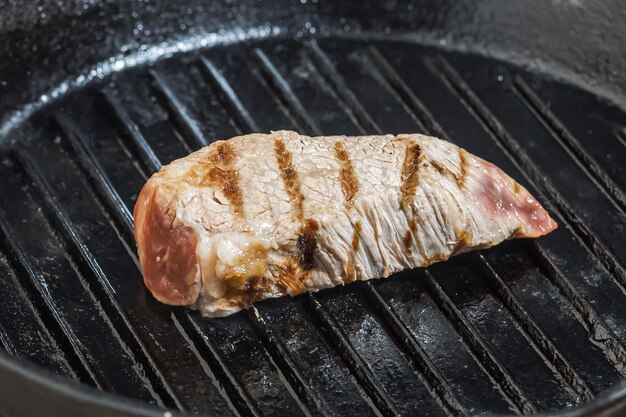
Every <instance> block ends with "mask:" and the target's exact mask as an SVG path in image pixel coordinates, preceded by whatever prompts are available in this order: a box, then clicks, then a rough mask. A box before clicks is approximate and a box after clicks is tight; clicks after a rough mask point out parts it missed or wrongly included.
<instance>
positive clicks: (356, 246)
mask: <svg viewBox="0 0 626 417" xmlns="http://www.w3.org/2000/svg"><path fill="white" fill-rule="evenodd" d="M362 231H363V225H362V224H361V221H360V220H357V221H356V223H355V224H354V233H353V234H352V249H353V250H354V251H355V252H356V251H357V250H358V249H359V243H360V238H359V233H361V232H362Z"/></svg>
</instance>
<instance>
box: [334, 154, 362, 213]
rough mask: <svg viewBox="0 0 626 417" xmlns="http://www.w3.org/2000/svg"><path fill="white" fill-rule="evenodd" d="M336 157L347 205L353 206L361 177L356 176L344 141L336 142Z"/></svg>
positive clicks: (340, 182)
mask: <svg viewBox="0 0 626 417" xmlns="http://www.w3.org/2000/svg"><path fill="white" fill-rule="evenodd" d="M335 159H336V160H337V162H338V163H339V184H340V185H341V191H342V192H343V196H344V198H345V203H346V207H348V208H349V207H352V205H353V204H354V199H355V198H356V196H357V194H358V192H359V187H360V184H359V179H358V178H357V176H356V172H355V170H354V166H353V164H352V161H351V160H350V155H349V154H348V151H347V150H346V145H345V144H344V143H343V142H335Z"/></svg>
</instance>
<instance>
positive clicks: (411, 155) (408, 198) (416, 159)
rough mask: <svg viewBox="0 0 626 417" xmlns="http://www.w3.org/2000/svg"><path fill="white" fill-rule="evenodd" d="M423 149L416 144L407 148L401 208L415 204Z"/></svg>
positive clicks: (401, 191)
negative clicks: (414, 198)
mask: <svg viewBox="0 0 626 417" xmlns="http://www.w3.org/2000/svg"><path fill="white" fill-rule="evenodd" d="M422 157H423V153H422V148H421V147H420V146H419V145H418V144H416V143H415V142H410V144H408V145H407V146H406V150H405V154H404V162H403V163H402V185H401V186H400V206H401V207H402V208H403V209H404V208H406V207H409V205H410V204H411V203H412V202H413V197H414V196H415V190H416V189H417V184H418V182H419V175H418V169H419V164H420V159H422Z"/></svg>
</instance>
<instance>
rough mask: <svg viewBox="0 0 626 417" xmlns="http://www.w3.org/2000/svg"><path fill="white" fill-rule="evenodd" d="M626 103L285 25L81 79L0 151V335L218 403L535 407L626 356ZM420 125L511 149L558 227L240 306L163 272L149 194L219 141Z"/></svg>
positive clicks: (334, 411)
mask: <svg viewBox="0 0 626 417" xmlns="http://www.w3.org/2000/svg"><path fill="white" fill-rule="evenodd" d="M625 128H626V114H625V113H624V112H623V111H622V110H620V109H618V108H616V107H613V106H611V105H610V104H608V103H607V102H605V101H604V100H602V99H601V98H598V97H595V96H593V95H591V94H589V93H586V92H584V91H582V90H579V89H576V88H574V87H571V86H568V85H566V84H563V83H560V82H559V81H557V80H555V79H551V78H549V77H547V76H542V75H538V74H536V73H530V72H526V71H524V70H521V69H519V68H514V67H511V66H508V65H507V64H505V63H501V62H497V61H493V60H488V59H486V58H483V57H477V56H469V55H463V54H458V53H451V52H445V51H441V50H437V49H430V48H425V47H422V46H419V45H415V44H411V43H401V42H385V41H377V42H365V41H357V40H347V39H332V38H329V39H322V40H317V41H315V40H302V41H295V40H281V39H278V40H277V39H274V40H267V41H263V42H259V43H253V44H235V45H230V46H227V47H216V48H212V49H208V50H203V51H200V52H195V53H191V54H186V55H176V56H174V57H172V58H169V59H166V60H162V61H160V62H157V63H155V64H154V65H152V66H150V67H141V68H136V69H131V70H128V71H125V72H121V73H118V74H115V75H114V76H112V77H111V78H109V79H106V80H104V81H103V82H102V83H100V84H97V85H92V86H88V87H87V88H84V89H82V90H79V91H75V92H72V93H71V94H69V95H67V96H66V97H63V98H62V99H61V100H60V101H58V102H57V103H54V104H53V105H51V106H49V107H47V108H45V109H44V110H43V111H41V112H39V113H38V114H36V115H35V116H34V117H32V118H31V119H30V120H28V121H27V122H25V123H24V124H23V126H22V127H21V128H20V129H21V135H20V136H22V138H21V139H19V140H16V141H14V142H13V143H10V144H6V145H5V146H4V147H3V148H2V149H1V153H0V196H2V200H1V201H2V202H1V204H0V297H1V299H2V302H1V303H0V348H1V349H3V350H4V351H6V352H7V353H8V354H10V355H14V356H16V357H19V358H22V359H26V360H29V361H32V362H34V363H36V364H39V365H41V366H42V367H45V368H47V369H49V370H52V371H53V372H55V373H58V374H60V375H63V376H65V377H67V378H70V379H73V380H77V381H80V382H82V383H85V384H88V385H91V386H94V387H97V388H98V389H100V390H102V391H106V392H115V393H118V394H122V395H124V396H127V397H130V398H134V399H137V400H140V401H143V402H145V403H151V404H154V405H157V406H161V407H170V408H173V409H179V410H182V411H183V412H189V413H200V414H203V415H209V416H229V415H253V416H287V415H289V416H291V415H294V416H296V415H314V416H317V415H340V416H350V415H384V416H388V415H407V416H409V415H420V416H433V417H434V416H446V415H454V416H463V415H475V414H490V413H499V414H506V413H518V414H520V413H533V412H537V411H549V410H560V409H563V408H566V407H571V406H574V405H578V404H582V403H585V402H587V401H589V400H591V399H592V398H594V397H596V396H598V395H599V394H601V393H603V392H604V391H606V390H607V389H609V388H610V387H611V386H612V385H613V384H615V383H616V382H618V381H619V380H620V379H621V378H622V377H623V376H624V375H625V374H626V297H625V287H626V269H625V265H626V215H625V212H626V198H625V197H624V188H625V187H626V130H625ZM277 129H294V130H298V131H300V132H303V133H306V134H310V135H329V134H346V135H360V134H381V133H401V132H423V133H428V134H433V135H436V136H439V137H443V138H446V139H448V140H450V141H452V142H454V143H456V144H458V145H460V146H462V147H464V148H466V149H467V150H468V151H470V152H472V153H475V154H477V155H479V156H481V157H483V158H485V159H488V160H489V161H492V162H493V163H495V164H497V165H498V166H500V167H501V168H502V169H503V170H504V171H506V172H507V173H509V174H510V175H511V176H513V177H514V178H515V179H517V180H518V181H519V182H521V183H522V184H523V185H524V186H526V187H527V188H528V189H529V190H530V191H531V193H532V194H534V195H535V196H537V198H538V199H539V200H540V201H541V202H542V204H543V205H544V206H545V207H546V208H547V209H548V210H549V211H550V213H551V214H552V216H553V217H554V218H555V219H556V220H557V222H558V223H559V225H560V227H559V228H558V230H556V231H555V232H554V233H552V234H550V235H549V236H547V237H544V238H541V239H539V240H536V241H530V240H519V241H512V242H508V243H505V244H503V245H500V246H498V247H496V248H493V249H490V250H485V251H479V252H473V253H468V254H464V255H462V256H458V257H456V258H454V259H452V260H450V261H449V262H445V263H442V264H438V265H434V266H432V267H430V268H427V269H415V270H409V271H405V272H403V273H400V274H397V275H395V276H393V277H391V278H389V279H384V280H374V281H370V282H362V283H356V284H352V285H349V286H346V287H342V288H335V289H331V290H326V291H321V292H319V293H316V294H309V295H302V296H298V297H295V298H280V299H276V300H271V301H264V302H260V303H258V304H256V306H255V308H253V309H251V310H248V311H245V312H241V313H238V314H235V315H233V316H230V317H226V318H221V319H205V318H202V317H201V316H200V315H199V314H198V313H197V312H194V311H191V310H187V309H183V308H171V307H168V306H165V305H162V304H160V303H158V302H157V301H156V300H154V299H153V298H152V296H151V295H150V294H149V292H148V291H147V290H146V289H145V287H144V285H143V282H142V279H141V274H140V272H139V268H138V261H137V257H136V254H135V248H134V241H133V237H132V224H133V219H132V214H131V213H132V208H133V205H134V203H135V200H136V198H137V194H138V192H139V190H140V189H141V187H142V185H143V183H144V182H145V181H146V180H147V178H148V177H149V176H150V175H151V174H152V173H154V172H155V171H157V170H158V169H159V168H160V166H161V165H162V164H166V163H168V162H169V161H171V160H172V159H175V158H179V157H182V156H184V155H186V154H188V153H189V152H191V151H193V150H195V149H198V148H200V147H202V146H205V145H207V144H209V143H211V142H212V141H214V140H217V139H226V138H229V137H232V136H235V135H239V134H242V133H247V132H253V131H261V132H267V131H269V130H277Z"/></svg>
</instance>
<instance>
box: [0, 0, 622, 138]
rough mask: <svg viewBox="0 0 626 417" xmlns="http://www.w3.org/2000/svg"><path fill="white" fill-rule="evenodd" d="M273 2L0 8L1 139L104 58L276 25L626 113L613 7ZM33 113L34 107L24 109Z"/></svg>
mask: <svg viewBox="0 0 626 417" xmlns="http://www.w3.org/2000/svg"><path fill="white" fill-rule="evenodd" d="M277 3H283V4H279V5H277ZM269 4H270V3H269V2H268V3H266V4H265V5H264V4H263V2H260V1H254V0H241V1H210V2H209V1H198V0H178V1H164V0H146V1H136V2H130V1H98V0H82V1H81V0H71V1H58V0H57V1H43V0H40V1H21V0H0V96H2V97H3V99H2V100H0V115H2V116H0V120H1V124H2V125H3V126H2V128H1V129H0V136H3V135H4V134H6V133H8V131H9V130H10V129H11V127H13V126H14V125H15V123H17V122H19V120H22V119H23V117H22V116H28V114H30V112H31V111H32V110H34V109H36V108H37V107H38V106H39V105H40V104H41V101H44V102H45V101H46V100H48V99H49V98H50V97H44V98H43V100H41V98H40V96H41V95H42V94H44V93H46V92H49V91H51V90H53V89H54V88H55V87H56V86H58V85H60V84H61V83H62V82H63V81H66V80H75V79H76V78H77V77H78V76H79V75H80V74H84V73H85V68H90V69H93V68H91V67H93V66H96V65H97V64H98V63H101V62H106V61H107V60H108V59H109V57H111V56H119V55H120V54H121V56H128V57H131V59H130V60H128V61H127V62H126V63H130V64H131V65H132V64H133V63H137V62H139V63H141V62H144V60H143V59H145V58H148V57H149V56H150V55H149V54H153V55H151V56H152V57H156V56H158V55H159V54H160V53H163V50H159V49H156V50H155V49H154V48H152V49H151V48H150V46H152V45H168V46H170V47H171V46H172V45H175V42H176V40H177V39H185V38H187V39H188V38H189V37H190V36H192V37H193V36H196V37H197V38H196V40H198V39H199V38H200V37H202V35H203V34H206V33H220V34H221V36H215V37H213V38H212V39H210V41H213V42H218V43H219V42H222V41H224V40H226V41H228V39H232V37H231V38H229V36H231V35H233V31H235V32H234V34H235V35H236V36H241V35H242V33H241V31H242V30H243V31H244V32H245V30H246V29H249V28H254V27H264V28H269V27H272V28H274V30H275V32H274V34H276V31H279V30H280V33H285V34H287V33H289V32H290V33H295V34H298V33H300V34H301V35H303V36H309V35H314V36H318V35H322V36H324V35H331V34H333V35H338V34H339V35H344V36H359V35H360V34H363V33H364V32H367V33H368V34H369V35H373V36H378V37H387V38H391V37H404V38H410V39H412V40H416V39H417V40H419V41H420V42H422V43H434V44H439V45H444V46H446V47H448V48H453V49H460V50H469V51H475V52H479V53H484V54H488V55H491V56H496V57H500V58H503V59H506V60H507V61H513V62H516V63H519V64H521V65H525V66H529V67H530V68H531V69H536V70H539V71H542V72H549V73H553V74H558V76H559V77H564V78H566V79H568V80H569V81H571V82H573V83H576V84H578V85H582V86H584V87H585V88H587V89H591V90H593V91H594V92H595V93H598V94H600V95H603V96H605V97H607V98H608V99H610V100H611V101H613V102H615V103H617V104H619V105H620V106H622V107H623V105H624V104H625V103H626V100H625V97H626V77H623V76H622V74H624V73H625V72H626V49H625V48H624V47H623V43H624V39H626V25H625V24H624V22H626V8H624V7H620V4H621V2H620V1H619V0H608V1H601V2H597V1H587V0H552V1H545V0H527V1H499V0H487V1H476V0H472V1H452V0H446V1H438V0H434V1H433V0H421V1H399V0H391V1H363V2H333V1H324V0H317V1H315V0H276V1H272V2H271V4H272V7H264V6H267V5H269ZM277 10H278V11H279V12H277ZM303 14H305V15H306V16H307V17H308V18H307V19H303V18H302V16H303ZM379 22H385V24H384V26H382V25H381V24H380V23H379ZM290 29H291V31H290ZM245 36H249V34H248V35H245ZM205 40H206V39H205ZM207 45H208V44H206V43H204V44H200V43H196V44H193V43H192V44H187V45H186V47H190V48H197V47H199V46H207ZM208 46H210V45H208ZM173 49H175V47H174V48H170V49H168V50H169V51H171V50H173ZM132 57H138V58H139V60H137V61H133V59H132ZM94 68H96V67H94ZM101 69H102V70H103V71H105V72H106V68H101ZM86 75H88V72H87V74H86ZM93 75H95V76H96V77H98V76H102V75H105V74H104V73H102V72H99V73H98V72H97V71H96V72H94V73H93ZM89 79H90V77H87V78H86V79H85V81H88V80H89ZM80 81H83V79H82V78H81V79H79V82H78V83H74V84H73V85H75V84H81V82H80ZM29 103H34V105H31V106H27V107H25V106H26V105H27V104H29ZM21 110H26V112H24V113H20V111H21Z"/></svg>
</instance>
